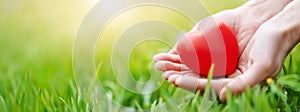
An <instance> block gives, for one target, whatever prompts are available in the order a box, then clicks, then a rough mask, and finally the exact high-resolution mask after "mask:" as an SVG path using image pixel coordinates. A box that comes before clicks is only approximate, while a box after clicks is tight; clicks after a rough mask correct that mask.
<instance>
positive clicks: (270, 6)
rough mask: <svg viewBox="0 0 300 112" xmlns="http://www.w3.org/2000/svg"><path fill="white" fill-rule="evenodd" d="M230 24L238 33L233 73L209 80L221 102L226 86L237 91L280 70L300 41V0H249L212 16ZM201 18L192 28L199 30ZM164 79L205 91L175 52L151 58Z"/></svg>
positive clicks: (202, 80) (181, 85) (204, 81)
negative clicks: (237, 47) (237, 46)
mask: <svg viewBox="0 0 300 112" xmlns="http://www.w3.org/2000/svg"><path fill="white" fill-rule="evenodd" d="M212 16H213V17H215V18H218V19H220V20H222V21H224V22H225V23H227V25H229V26H230V27H231V28H232V29H233V30H234V32H235V34H236V35H237V40H238V45H239V61H238V64H237V68H236V71H235V73H233V74H231V75H230V76H229V77H228V78H222V79H213V80H211V87H212V88H213V90H214V91H215V92H216V93H217V95H218V96H219V99H220V100H221V101H225V100H226V89H227V88H228V89H230V90H231V92H232V93H234V94H238V93H240V92H242V91H244V90H245V89H246V88H247V87H252V86H254V85H255V84H258V83H260V82H262V81H264V80H265V79H266V78H268V77H274V76H275V75H276V74H277V73H278V72H279V71H280V69H281V67H282V63H283V61H284V59H285V57H286V56H287V54H288V53H289V52H290V51H291V50H292V49H293V48H294V47H295V46H296V44H297V43H298V42H299V41H300V20H299V18H300V1H299V0H294V1H291V0H250V1H248V2H247V3H245V4H244V5H242V6H241V7H238V8H236V9H232V10H227V11H223V12H220V13H217V14H215V15H212ZM201 24H202V23H201V21H200V22H199V23H198V24H197V25H196V26H195V27H194V28H193V29H192V31H197V30H199V27H200V26H201ZM153 60H154V61H155V67H156V69H158V70H160V71H162V72H163V74H162V75H163V78H164V79H166V80H168V81H169V82H170V83H173V85H174V86H176V87H180V88H183V89H186V90H189V91H191V92H195V91H196V90H200V91H204V90H205V86H206V84H207V82H208V80H207V79H206V78H202V77H201V76H200V75H199V74H198V73H195V72H193V71H192V70H190V69H189V68H188V67H186V66H185V65H184V64H183V63H182V61H181V59H180V57H179V55H178V54H177V52H176V46H175V48H173V49H172V50H171V51H170V52H169V53H160V54H157V55H155V56H154V57H153Z"/></svg>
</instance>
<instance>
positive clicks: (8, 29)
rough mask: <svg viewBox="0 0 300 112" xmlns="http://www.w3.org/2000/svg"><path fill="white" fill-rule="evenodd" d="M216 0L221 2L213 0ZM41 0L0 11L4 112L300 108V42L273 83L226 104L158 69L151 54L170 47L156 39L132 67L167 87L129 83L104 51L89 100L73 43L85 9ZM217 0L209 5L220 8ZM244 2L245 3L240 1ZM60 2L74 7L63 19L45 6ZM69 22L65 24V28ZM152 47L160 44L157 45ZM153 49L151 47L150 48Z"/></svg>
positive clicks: (139, 76)
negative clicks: (77, 74)
mask: <svg viewBox="0 0 300 112" xmlns="http://www.w3.org/2000/svg"><path fill="white" fill-rule="evenodd" d="M28 1H30V0H28ZM216 1H217V0H214V1H213V2H212V4H215V3H214V2H216ZM72 2H74V1H72ZM206 2H208V1H207V0H206ZM236 2H238V0H236ZM1 3H2V2H1ZM1 3H0V5H1V6H2V4H1ZM34 3H35V2H33V1H31V2H28V3H26V4H25V6H24V7H25V8H24V9H23V10H20V11H18V12H15V13H16V14H17V15H14V14H7V13H6V12H5V11H4V10H1V9H0V15H1V18H0V58H1V59H0V112H40V111H58V112H61V111H74V112H76V111H80V112H82V111H104V112H108V111H133V110H134V109H136V111H151V112H157V111H187V112H190V111H205V110H208V111H225V112H227V111H228V112H232V111H233V112H240V111H249V112H256V111H263V112H265V111H266V112H269V111H279V110H280V111H299V109H300V68H299V66H300V55H299V53H300V46H298V47H297V48H296V49H294V50H293V52H292V53H291V55H289V56H288V57H287V59H286V60H285V63H284V67H283V69H282V70H281V72H280V73H279V75H278V76H277V77H276V79H274V82H273V83H271V84H269V85H267V86H264V87H261V86H259V85H257V86H255V87H254V88H252V89H250V88H248V89H247V90H246V91H245V92H244V93H242V94H241V95H237V96H235V95H231V94H230V91H228V100H227V102H225V103H222V102H220V101H218V100H217V98H216V97H210V94H214V93H210V90H209V87H207V88H206V92H205V93H204V95H203V96H201V95H200V92H197V93H196V94H192V93H190V92H187V91H185V90H182V89H177V88H175V87H173V86H172V85H170V84H169V83H168V82H166V81H163V80H162V79H161V75H160V74H161V72H159V71H156V70H155V69H153V66H152V65H153V63H152V64H151V62H152V60H151V57H152V56H153V55H154V54H156V53H158V52H167V51H168V50H169V49H170V46H166V45H162V44H156V43H149V44H145V45H142V46H141V47H139V48H137V49H136V50H135V51H134V52H132V54H131V56H130V59H129V60H130V62H129V67H128V68H129V69H130V72H131V74H132V77H133V78H134V79H135V80H137V81H139V82H141V83H145V82H147V81H148V80H149V79H151V77H154V79H155V80H156V82H157V83H156V82H155V83H148V85H147V87H149V88H154V87H157V86H159V85H161V86H160V87H159V88H158V89H157V90H155V91H153V92H152V93H150V94H140V93H136V92H132V91H129V90H126V89H124V88H123V87H122V86H121V85H120V83H118V81H117V79H116V78H115V77H114V75H113V70H112V68H111V63H110V60H109V59H108V57H109V56H106V55H105V56H106V57H105V56H104V55H103V54H101V53H99V51H98V53H96V54H97V59H96V62H95V63H96V65H97V67H98V69H97V70H98V79H99V80H97V82H98V83H97V84H101V86H100V87H99V88H98V89H97V90H94V91H92V92H91V93H90V94H91V95H90V97H89V98H86V97H85V96H83V95H82V93H81V92H82V91H80V90H79V89H78V88H77V85H76V81H75V80H74V76H73V70H72V47H73V42H74V35H75V34H76V31H77V29H76V28H77V27H76V28H74V26H72V25H73V24H79V23H80V19H78V18H82V16H80V17H78V16H79V15H80V14H79V15H76V14H77V11H76V10H75V11H73V13H75V15H68V14H69V12H68V11H69V10H67V9H68V8H70V6H68V5H66V4H69V3H71V1H66V3H64V4H55V3H52V4H48V5H46V6H44V5H45V4H42V6H44V7H41V6H40V3H36V4H34ZM74 4H75V3H74ZM74 4H73V5H74ZM212 4H210V5H208V6H214V5H212ZM237 4H240V1H239V2H238V3H237ZM56 5H58V8H59V9H56V11H57V10H58V12H59V11H61V10H60V9H64V11H66V12H61V13H60V14H59V16H61V17H62V18H63V19H62V18H58V17H57V18H56V16H57V15H55V14H56V13H53V12H52V13H51V10H50V11H49V13H46V14H44V13H43V14H41V13H40V12H39V11H42V12H43V11H46V12H47V11H48V9H52V7H55V6H56ZM65 5H66V6H65ZM235 6H237V5H236V4H230V6H227V7H226V6H223V7H222V8H223V9H224V8H229V7H235ZM0 8H2V7H0ZM56 8H57V7H56ZM70 9H72V8H70ZM211 10H212V12H217V11H219V10H221V9H220V7H214V8H211ZM54 12H55V11H54ZM81 12H84V11H81ZM78 13H79V12H78ZM47 14H49V15H51V14H52V16H51V18H47ZM53 14H54V15H53ZM65 15H66V16H65ZM81 15H84V14H81ZM20 16H21V17H20ZM63 23H64V24H65V26H60V25H62V24H63ZM178 24H182V23H178ZM68 26H72V27H71V28H68ZM182 26H184V25H182ZM185 27H191V26H185ZM169 35H171V34H165V36H167V37H168V36H169ZM169 38H173V37H169ZM149 46H151V49H154V50H151V49H149ZM153 46H155V47H153ZM145 49H146V50H148V52H144V51H145ZM141 52H142V53H141ZM102 53H104V54H107V52H102ZM102 56H104V57H102ZM149 66H150V69H149ZM129 76H130V75H129V74H127V73H124V75H123V76H120V77H118V78H121V79H125V81H126V78H129ZM126 84H127V85H128V86H130V88H133V89H136V90H141V91H148V89H149V88H144V86H141V85H139V84H136V83H135V82H126Z"/></svg>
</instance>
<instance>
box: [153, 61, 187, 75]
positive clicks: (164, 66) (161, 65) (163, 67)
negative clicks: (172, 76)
mask: <svg viewBox="0 0 300 112" xmlns="http://www.w3.org/2000/svg"><path fill="white" fill-rule="evenodd" d="M155 68H156V69H158V70H160V71H163V72H164V71H168V70H174V71H185V70H189V69H188V68H187V67H186V66H185V65H183V64H178V63H173V62H170V61H158V62H156V63H155Z"/></svg>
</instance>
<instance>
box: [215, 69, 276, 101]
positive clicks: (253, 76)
mask: <svg viewBox="0 0 300 112" xmlns="http://www.w3.org/2000/svg"><path fill="white" fill-rule="evenodd" d="M270 68H272V67H269V66H267V65H265V64H253V66H251V67H250V68H249V69H248V70H247V71H246V72H245V73H244V74H242V75H239V76H237V77H235V78H233V79H232V81H230V82H229V83H228V84H227V85H226V87H223V88H222V90H221V91H220V96H219V97H220V100H221V101H225V100H226V89H227V88H228V89H229V90H231V92H232V93H233V94H238V93H241V92H242V91H244V90H245V89H246V88H247V87H252V86H254V85H255V84H258V83H259V82H261V81H263V80H264V79H265V78H266V77H267V76H269V74H270V73H272V72H273V71H272V70H271V71H270Z"/></svg>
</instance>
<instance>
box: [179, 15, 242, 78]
mask: <svg viewBox="0 0 300 112" xmlns="http://www.w3.org/2000/svg"><path fill="white" fill-rule="evenodd" d="M177 52H178V54H179V56H180V58H181V60H182V61H183V63H184V64H185V65H186V66H187V67H189V68H190V69H191V70H193V71H195V72H198V73H200V74H202V75H208V72H209V69H210V67H211V65H212V64H214V65H215V66H214V71H213V76H224V75H230V74H232V73H234V71H235V69H236V65H237V61H238V54H239V48H238V43H237V39H236V36H235V34H234V32H233V30H232V29H231V28H230V27H229V26H228V25H226V24H225V23H224V22H222V21H220V20H217V19H214V18H212V17H209V18H206V19H204V20H202V21H201V23H200V24H199V30H198V31H196V32H189V33H186V34H185V35H184V36H183V37H181V38H180V39H179V41H178V43H177Z"/></svg>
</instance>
